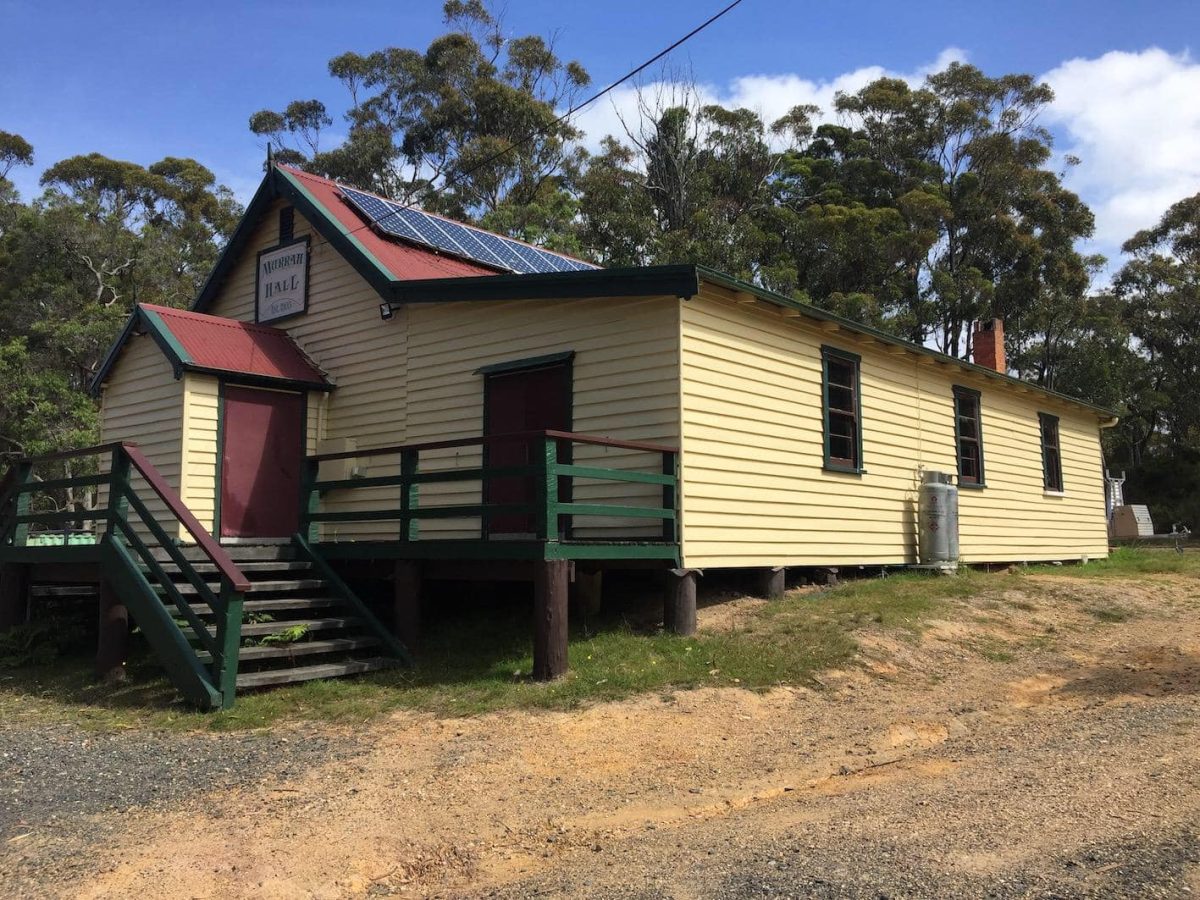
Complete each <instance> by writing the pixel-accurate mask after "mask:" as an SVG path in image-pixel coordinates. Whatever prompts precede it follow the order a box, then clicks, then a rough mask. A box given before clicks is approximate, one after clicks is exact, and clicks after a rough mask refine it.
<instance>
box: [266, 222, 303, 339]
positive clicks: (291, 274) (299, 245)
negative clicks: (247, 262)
mask: <svg viewBox="0 0 1200 900" xmlns="http://www.w3.org/2000/svg"><path fill="white" fill-rule="evenodd" d="M308 251H309V247H308V238H307V237H305V238H302V239H300V240H298V241H294V242H292V243H290V244H283V245H281V246H279V247H275V248H273V249H271V250H262V251H260V252H259V254H258V274H257V278H256V279H255V294H256V299H255V304H254V309H255V321H257V322H274V321H276V320H278V319H286V318H288V317H289V316H297V315H300V313H302V312H305V311H306V310H307V309H308Z"/></svg>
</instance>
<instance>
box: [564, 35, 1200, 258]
mask: <svg viewBox="0 0 1200 900" xmlns="http://www.w3.org/2000/svg"><path fill="white" fill-rule="evenodd" d="M966 56H967V55H966V53H965V52H964V51H963V50H960V49H958V48H957V47H949V48H947V49H945V50H943V51H942V52H941V53H940V54H938V56H937V58H936V59H935V60H933V61H932V62H930V63H929V64H928V65H925V66H921V67H919V68H918V69H916V70H915V71H912V72H896V71H892V70H889V69H886V68H885V67H883V66H865V67H863V68H859V69H855V70H853V71H850V72H845V73H843V74H840V75H836V76H833V77H831V78H818V79H814V78H805V77H803V76H801V75H799V74H795V73H782V74H775V75H743V76H740V77H738V78H734V79H733V80H732V81H730V82H729V83H727V84H725V85H723V86H722V85H714V84H711V83H701V84H699V85H698V86H697V87H698V90H699V93H700V99H701V101H702V102H705V103H721V104H723V105H725V106H739V107H745V108H748V109H752V110H754V111H755V112H758V113H759V114H760V115H761V116H762V117H763V119H764V120H765V121H766V122H768V123H770V122H772V121H774V120H775V119H777V118H779V117H780V116H782V115H783V114H784V113H786V112H787V111H788V110H789V109H791V108H792V107H793V106H797V105H799V104H814V105H816V106H818V107H820V108H821V110H822V111H823V114H824V119H825V120H829V119H830V118H832V108H833V100H834V97H835V95H836V94H837V93H838V92H839V91H842V92H846V93H852V92H854V91H857V90H858V89H859V88H861V87H863V86H864V85H866V84H868V83H869V82H871V81H873V80H875V79H876V78H880V77H882V76H885V75H887V76H892V77H899V78H903V79H905V80H906V81H908V82H909V83H911V84H914V85H915V84H918V83H919V82H921V81H922V80H923V79H924V77H925V76H926V75H927V74H929V73H931V72H937V71H940V70H941V69H944V68H945V67H946V66H947V65H949V64H950V63H951V62H955V61H964V60H965V59H966ZM1042 79H1043V80H1045V81H1046V82H1048V83H1049V84H1050V86H1051V87H1052V88H1053V89H1054V93H1055V100H1054V103H1053V104H1051V105H1050V107H1049V108H1048V109H1047V110H1046V111H1045V112H1044V114H1043V119H1042V121H1043V123H1044V124H1046V125H1047V126H1048V127H1050V128H1051V129H1052V131H1054V133H1055V135H1056V141H1057V148H1056V149H1057V151H1058V153H1059V155H1060V161H1061V158H1062V156H1064V155H1066V154H1071V155H1074V156H1077V157H1079V159H1080V160H1081V163H1080V165H1078V166H1075V167H1073V168H1071V169H1069V171H1068V174H1067V185H1068V186H1069V187H1070V188H1071V189H1072V190H1074V191H1075V192H1076V193H1078V194H1079V195H1080V196H1081V197H1082V198H1083V199H1084V201H1085V202H1086V203H1087V204H1088V205H1089V206H1091V208H1092V209H1093V211H1094V212H1095V214H1096V236H1095V239H1094V240H1093V241H1092V242H1091V245H1090V248H1089V249H1090V250H1093V251H1096V252H1100V253H1103V254H1105V255H1106V256H1108V257H1109V259H1110V264H1114V263H1115V264H1116V265H1119V264H1120V260H1119V259H1118V257H1119V256H1120V248H1121V244H1122V243H1123V242H1124V241H1125V240H1126V239H1127V238H1129V237H1131V236H1132V235H1133V233H1134V232H1135V231H1137V230H1138V229H1141V228H1146V227H1148V226H1150V225H1153V224H1154V223H1155V222H1156V221H1158V219H1159V217H1160V216H1161V215H1162V214H1163V212H1165V211H1166V209H1167V207H1168V206H1170V205H1171V204H1172V203H1174V202H1175V201H1177V200H1180V199H1182V198H1184V197H1188V196H1191V195H1192V194H1195V193H1196V192H1198V191H1200V101H1198V100H1197V98H1200V62H1197V61H1195V60H1193V59H1192V58H1191V56H1190V55H1189V54H1188V53H1186V52H1185V53H1180V54H1176V55H1173V54H1170V53H1168V52H1166V51H1165V50H1161V49H1159V48H1150V49H1148V50H1143V51H1141V52H1136V53H1129V52H1120V51H1114V52H1111V53H1106V54H1104V55H1103V56H1100V57H1097V58H1094V59H1073V60H1070V61H1068V62H1064V63H1063V64H1062V65H1060V66H1058V67H1057V68H1055V69H1053V70H1051V71H1050V72H1047V73H1046V74H1045V75H1043V76H1042ZM672 88H674V89H675V90H678V84H673V83H671V82H663V81H659V82H655V83H652V84H649V85H645V86H643V89H644V90H645V91H646V92H647V93H648V95H649V96H654V94H655V92H656V91H659V90H668V91H669V90H671V89H672ZM636 114H637V90H636V89H635V88H632V87H622V88H619V89H618V90H616V91H614V92H613V93H612V94H610V95H609V96H608V97H606V98H604V100H602V101H600V102H599V103H597V104H595V105H594V106H592V107H590V108H588V109H587V110H585V111H584V112H583V113H582V114H581V115H580V117H579V120H578V124H579V126H580V127H581V128H582V129H583V130H584V132H585V133H586V135H587V138H586V140H585V143H586V144H587V146H588V147H589V148H590V149H593V150H594V149H595V148H596V147H597V146H598V145H599V143H600V139H601V138H602V137H604V135H607V134H613V135H617V136H623V135H624V131H623V129H622V126H621V121H620V117H621V116H622V115H623V116H624V117H625V119H626V121H627V122H630V123H633V122H635V121H636Z"/></svg>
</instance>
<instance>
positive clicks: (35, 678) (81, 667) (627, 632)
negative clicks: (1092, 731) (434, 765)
mask: <svg viewBox="0 0 1200 900" xmlns="http://www.w3.org/2000/svg"><path fill="white" fill-rule="evenodd" d="M983 577H984V576H978V575H974V574H970V575H965V576H961V577H957V578H935V577H930V576H926V575H901V576H893V577H891V578H887V579H878V580H871V581H860V582H852V583H849V584H845V585H843V586H842V587H840V588H838V589H837V590H834V591H829V592H824V593H822V594H818V595H816V596H814V595H811V594H810V595H796V594H792V595H789V596H788V597H787V598H785V599H783V600H781V601H778V602H775V603H771V604H767V605H764V606H762V607H760V608H758V609H757V610H755V611H754V612H752V613H750V614H749V615H748V616H747V618H746V620H745V621H744V623H743V624H742V625H739V626H738V627H737V628H736V629H734V630H730V631H725V632H718V633H707V634H701V635H697V636H695V637H692V638H682V637H678V636H675V635H669V634H664V633H663V632H662V631H661V630H657V629H648V628H640V627H637V626H636V625H634V624H630V623H629V622H628V621H626V620H625V619H624V618H623V617H621V616H620V615H610V617H609V618H607V619H603V620H601V621H597V622H593V623H589V624H590V627H584V625H582V624H580V623H574V624H573V626H572V633H571V643H570V648H569V656H570V668H571V671H570V673H569V674H568V675H567V676H566V677H565V678H562V679H559V680H557V681H555V682H551V683H540V682H535V681H533V680H532V679H531V678H530V677H529V673H530V670H531V668H532V664H533V661H532V657H531V633H532V627H531V624H530V621H529V618H528V615H527V613H525V612H523V610H521V609H514V608H510V607H501V608H498V609H497V610H495V611H493V613H492V614H491V615H489V614H488V613H487V612H485V611H484V610H482V609H473V610H470V611H468V612H464V613H463V614H461V615H459V616H457V617H455V618H447V619H445V620H443V621H441V622H438V623H434V625H433V626H432V627H431V628H430V630H429V632H428V633H427V636H426V639H425V641H424V642H423V645H422V647H421V653H420V656H419V658H418V663H417V666H416V668H414V669H396V670H392V671H388V672H382V673H375V674H372V675H369V676H365V677H362V678H355V679H336V680H331V681H313V682H308V683H306V684H301V685H295V686H288V687H283V688H279V689H276V690H271V691H263V692H258V693H248V694H244V695H242V696H240V697H239V698H238V702H237V705H236V707H235V708H234V709H232V710H229V711H225V712H217V713H208V714H203V713H197V712H194V711H192V710H190V709H189V708H188V707H187V706H185V705H184V704H183V703H181V702H180V701H179V700H178V699H177V697H176V695H175V692H174V690H173V689H172V688H171V686H170V685H169V684H168V683H167V682H166V681H165V680H163V679H161V678H158V677H156V676H155V672H156V669H155V668H154V666H153V664H152V663H151V662H150V661H149V660H145V659H139V660H138V661H136V662H135V663H133V664H131V668H130V672H129V675H130V678H129V681H128V682H127V683H126V684H125V685H122V686H117V687H110V686H103V685H97V684H94V683H93V682H92V680H91V677H90V671H89V669H88V666H87V664H86V663H85V662H82V661H76V662H73V663H71V662H66V661H61V662H59V663H57V664H55V665H50V666H39V667H32V668H24V669H17V670H10V671H7V672H0V718H3V719H7V720H9V721H12V720H20V719H27V720H34V721H47V720H49V721H70V722H76V723H80V724H82V725H84V726H86V727H92V728H96V729H101V730H113V729H120V728H130V727H149V728H169V729H194V728H208V729H214V730H225V729H241V728H257V727H264V726H268V725H271V724H274V723H277V722H284V721H304V720H318V721H322V722H330V723H335V724H337V723H344V724H354V723H360V722H364V721H367V720H370V719H372V718H375V717H378V716H380V715H382V714H384V713H387V712H389V711H392V710H399V709H410V710H420V711H426V712H431V713H434V714H437V715H474V714H478V713H483V712H488V711H490V710H498V709H570V708H574V707H578V706H581V705H583V704H587V703H594V702H598V701H604V700H615V699H620V698H622V697H628V696H630V695H633V694H642V693H648V692H670V691H672V690H675V689H687V688H695V687H701V686H724V687H729V686H734V687H742V688H747V689H753V690H759V689H766V688H769V687H773V686H776V685H781V684H807V683H811V682H812V678H813V676H814V675H815V674H816V673H817V672H819V671H821V670H823V669H828V668H831V667H836V666H842V665H846V664H848V663H849V662H850V661H851V660H852V659H853V657H854V655H855V652H856V649H857V647H856V643H855V641H854V637H853V632H854V630H855V629H858V628H861V627H864V626H871V627H877V628H879V627H881V628H886V629H895V630H899V631H901V632H908V633H913V632H916V631H917V630H919V628H920V627H921V623H922V621H923V620H924V619H927V618H928V617H929V616H930V614H932V613H933V612H935V611H936V610H937V609H939V608H940V605H941V602H942V600H943V599H945V598H948V597H958V596H966V595H967V594H969V593H970V592H971V590H973V589H976V588H977V587H978V582H979V580H980V579H982V578H983ZM973 586H974V587H973Z"/></svg>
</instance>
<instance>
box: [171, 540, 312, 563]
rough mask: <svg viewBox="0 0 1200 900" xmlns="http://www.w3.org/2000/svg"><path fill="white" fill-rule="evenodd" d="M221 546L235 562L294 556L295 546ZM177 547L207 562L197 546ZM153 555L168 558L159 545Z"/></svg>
mask: <svg viewBox="0 0 1200 900" xmlns="http://www.w3.org/2000/svg"><path fill="white" fill-rule="evenodd" d="M222 546H223V548H224V550H225V552H226V553H227V554H229V558H230V559H232V560H233V561H234V562H235V563H237V562H263V561H268V560H281V559H295V558H296V548H295V547H293V546H292V545H291V544H224V545H222ZM178 549H179V550H180V552H182V553H183V555H184V556H185V557H186V558H188V559H190V560H195V561H198V562H208V555H207V554H206V553H205V552H204V551H203V550H201V549H200V548H199V547H194V546H186V547H180V548H178ZM154 557H155V559H158V560H160V561H162V560H169V559H170V557H169V556H168V555H167V551H166V550H163V549H162V548H161V547H156V548H154Z"/></svg>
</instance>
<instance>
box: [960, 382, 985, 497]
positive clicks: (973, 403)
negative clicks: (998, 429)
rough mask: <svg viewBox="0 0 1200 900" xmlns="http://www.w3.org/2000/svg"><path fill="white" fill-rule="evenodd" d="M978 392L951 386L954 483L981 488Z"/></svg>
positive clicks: (981, 447)
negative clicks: (954, 445) (952, 396)
mask: <svg viewBox="0 0 1200 900" xmlns="http://www.w3.org/2000/svg"><path fill="white" fill-rule="evenodd" d="M980 417H981V413H980V409H979V391H973V390H971V389H970V388H965V387H955V388H954V439H955V441H956V442H957V452H958V483H959V485H960V486H962V487H980V488H981V487H983V485H984V481H983V424H982V422H981V421H980Z"/></svg>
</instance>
